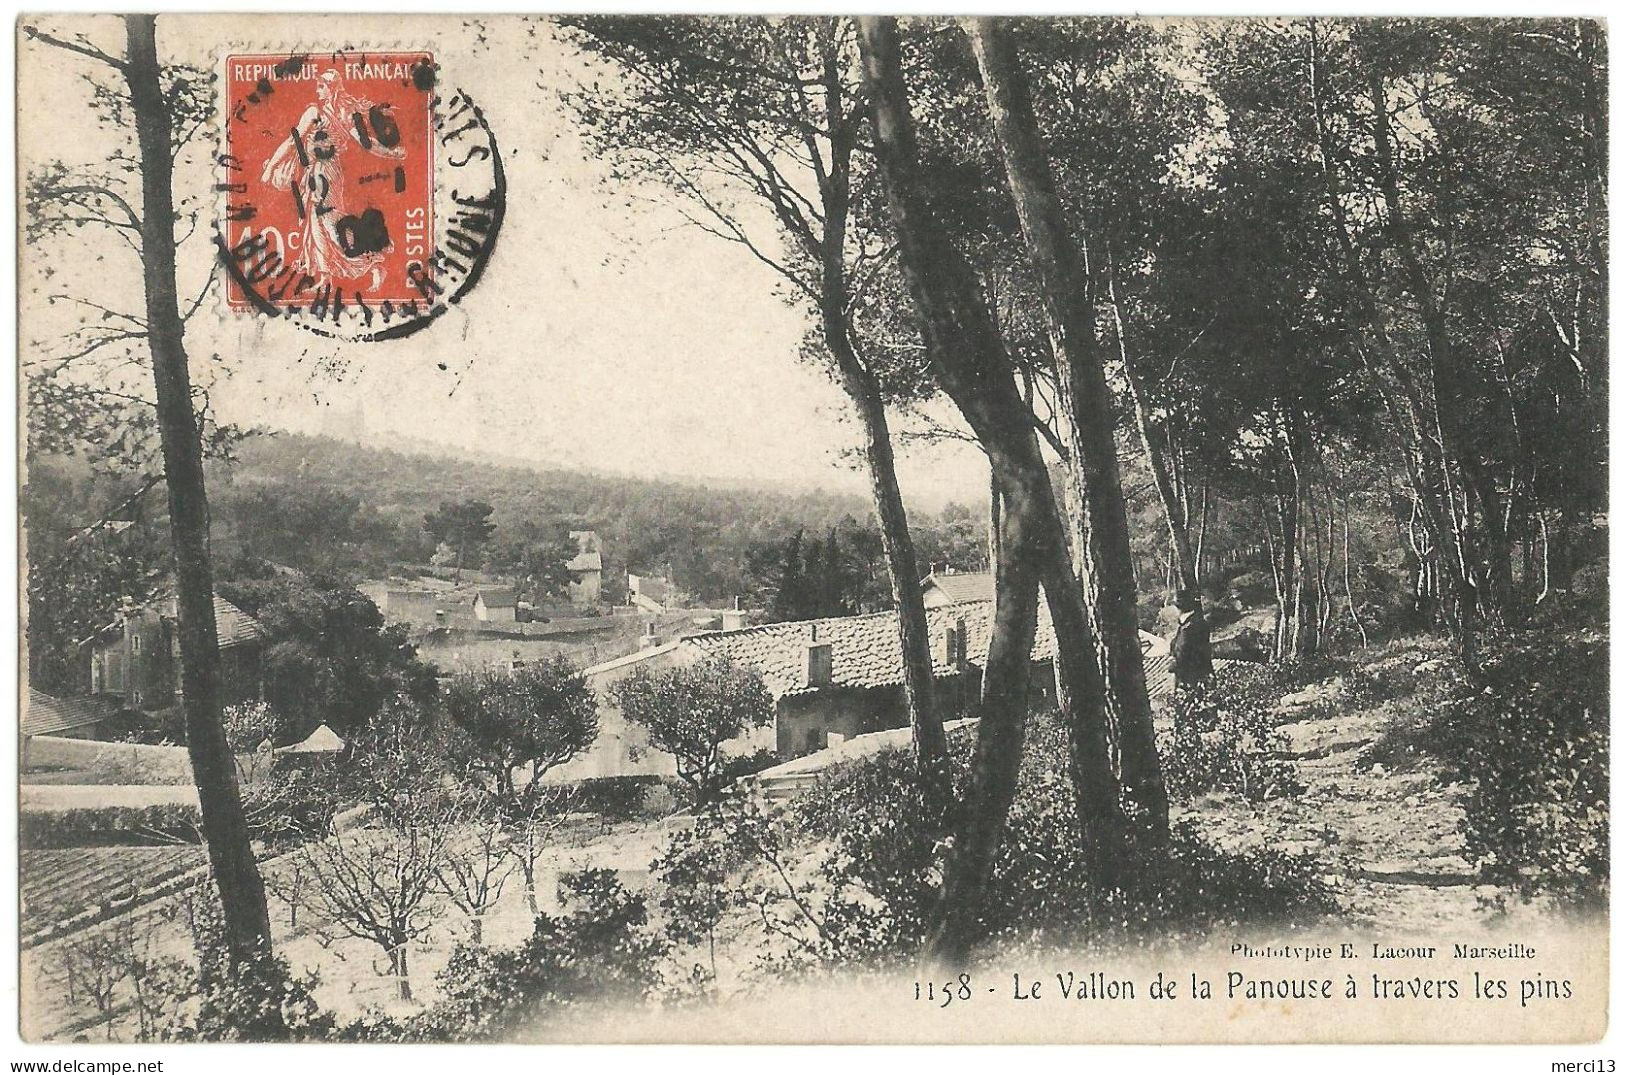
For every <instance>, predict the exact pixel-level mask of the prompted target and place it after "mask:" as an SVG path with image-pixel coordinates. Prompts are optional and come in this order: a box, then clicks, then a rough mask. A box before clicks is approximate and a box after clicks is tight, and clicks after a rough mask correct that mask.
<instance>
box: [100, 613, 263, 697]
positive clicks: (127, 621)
mask: <svg viewBox="0 0 1625 1075" xmlns="http://www.w3.org/2000/svg"><path fill="white" fill-rule="evenodd" d="M177 619H178V617H177V611H176V601H175V598H174V597H172V596H171V597H163V598H156V599H154V600H152V601H149V602H147V603H146V604H141V605H138V604H136V603H135V602H133V601H132V602H128V603H126V604H125V606H124V607H123V608H121V609H120V610H119V612H118V614H117V615H116V616H115V617H114V618H113V620H112V622H110V623H108V624H107V625H106V626H104V627H102V628H101V629H99V630H97V631H96V632H95V633H94V634H92V635H91V636H90V637H89V638H86V639H84V640H83V641H81V642H80V643H79V645H80V646H81V647H82V648H84V649H86V650H87V651H88V652H89V657H90V693H91V694H92V695H96V696H99V697H110V698H115V699H117V700H118V703H119V704H120V705H121V706H123V707H124V708H127V709H139V710H142V711H144V712H156V711H157V710H161V709H168V708H169V707H170V706H172V705H176V704H177V703H179V701H180V699H181V667H180V664H181V662H180V636H179V633H178V631H177V630H176V628H177ZM214 629H215V635H216V636H217V638H218V640H219V645H220V672H221V678H222V682H223V685H224V694H225V701H226V702H227V703H228V704H229V703H233V702H243V701H250V700H252V699H255V698H258V697H260V694H261V665H262V659H263V657H264V653H265V647H266V645H267V644H268V643H269V642H270V635H269V634H268V633H267V632H266V630H265V627H264V626H263V625H262V624H261V623H260V622H259V621H258V620H256V619H255V618H254V617H252V616H250V615H249V614H248V613H246V612H244V611H243V610H242V609H240V608H238V607H237V606H236V605H234V604H232V603H231V602H230V601H227V600H226V599H225V598H224V597H221V596H220V595H219V594H216V595H215V597H214Z"/></svg>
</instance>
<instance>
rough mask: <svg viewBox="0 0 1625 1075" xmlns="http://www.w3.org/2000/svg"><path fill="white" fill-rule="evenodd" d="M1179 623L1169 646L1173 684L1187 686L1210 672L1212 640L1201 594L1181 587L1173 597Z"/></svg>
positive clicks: (1178, 686)
mask: <svg viewBox="0 0 1625 1075" xmlns="http://www.w3.org/2000/svg"><path fill="white" fill-rule="evenodd" d="M1176 604H1177V606H1178V608H1179V626H1178V627H1176V628H1175V629H1174V641H1173V645H1172V646H1171V647H1170V650H1171V653H1172V656H1173V664H1174V686H1175V687H1176V688H1177V689H1179V690H1190V689H1191V688H1192V687H1195V686H1197V685H1198V684H1200V683H1203V682H1205V681H1206V680H1207V678H1208V677H1209V676H1211V675H1212V674H1213V643H1212V640H1211V639H1210V637H1209V634H1210V631H1209V628H1208V623H1207V616H1206V615H1205V614H1204V613H1203V612H1202V598H1201V595H1199V594H1198V593H1196V591H1194V590H1181V591H1179V596H1178V597H1177V598H1176Z"/></svg>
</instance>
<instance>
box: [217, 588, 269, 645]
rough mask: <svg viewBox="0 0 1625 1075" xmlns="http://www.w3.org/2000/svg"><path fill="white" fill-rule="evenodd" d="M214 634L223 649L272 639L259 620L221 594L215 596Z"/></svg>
mask: <svg viewBox="0 0 1625 1075" xmlns="http://www.w3.org/2000/svg"><path fill="white" fill-rule="evenodd" d="M214 633H215V634H217V635H219V636H220V648H221V649H226V648H227V647H229V646H241V645H244V644H246V643H249V642H261V641H264V640H265V639H267V638H270V637H271V636H270V635H269V634H267V633H266V630H265V628H264V626H262V625H261V624H260V621H259V620H256V619H255V618H254V617H252V616H250V615H249V614H248V613H246V612H244V611H243V610H242V609H240V608H238V607H237V606H236V605H234V604H232V603H231V602H230V601H227V600H226V599H225V598H224V597H221V596H220V595H219V594H215V595H214Z"/></svg>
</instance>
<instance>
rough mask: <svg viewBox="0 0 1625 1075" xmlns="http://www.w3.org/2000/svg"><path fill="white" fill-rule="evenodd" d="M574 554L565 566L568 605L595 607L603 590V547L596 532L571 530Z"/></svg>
mask: <svg viewBox="0 0 1625 1075" xmlns="http://www.w3.org/2000/svg"><path fill="white" fill-rule="evenodd" d="M570 538H571V540H573V541H574V542H575V543H576V554H575V556H573V557H572V558H571V559H570V562H569V563H568V564H566V565H565V566H566V567H567V568H568V569H569V571H570V603H571V604H572V605H596V604H597V603H598V599H599V597H600V595H601V594H602V593H603V590H604V547H603V545H602V544H600V543H599V540H598V532H597V531H596V530H572V531H570Z"/></svg>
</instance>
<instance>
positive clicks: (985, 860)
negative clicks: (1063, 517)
mask: <svg viewBox="0 0 1625 1075" xmlns="http://www.w3.org/2000/svg"><path fill="white" fill-rule="evenodd" d="M1006 500H1007V503H1006V505H1005V510H1004V513H1003V516H1002V518H1001V520H1000V535H1001V541H1000V544H1001V546H1002V548H1003V550H1004V554H1003V555H1001V556H1000V557H999V561H998V566H997V567H996V568H995V569H994V586H993V634H992V637H991V639H990V640H989V642H988V652H987V664H986V666H985V667H984V669H983V671H982V699H981V707H980V713H981V720H980V722H979V724H978V727H977V735H976V748H975V751H974V752H973V754H972V755H971V768H970V779H969V782H968V785H967V787H966V789H965V793H964V802H963V805H962V808H961V815H960V824H959V829H958V832H957V834H956V842H955V844H954V847H953V851H952V853H951V854H950V855H949V856H948V861H947V863H946V865H945V866H944V869H943V879H942V891H941V894H940V895H939V897H938V901H937V906H936V909H935V911H934V913H933V914H932V917H931V922H930V924H929V926H928V929H927V933H926V939H925V947H924V949H923V950H922V952H921V955H920V959H921V962H922V963H923V964H924V965H926V966H939V965H940V966H944V967H959V966H961V965H963V964H964V962H965V960H966V958H967V956H968V955H969V953H970V949H971V946H972V944H974V943H975V941H976V939H977V937H978V935H979V931H980V928H981V919H982V914H983V911H984V910H985V898H984V892H985V890H986V887H987V881H988V878H989V877H990V876H991V875H992V873H993V863H994V861H995V859H996V858H997V856H998V851H999V843H1000V840H1001V839H1002V837H1003V835H1004V824H1005V819H1006V818H1007V817H1008V816H1009V813H1010V804H1011V802H1012V801H1013V800H1014V799H1015V792H1016V777H1017V775H1018V774H1019V772H1020V770H1021V750H1022V742H1023V740H1024V738H1025V737H1026V727H1027V706H1028V693H1029V690H1030V687H1031V676H1032V657H1031V655H1032V647H1033V635H1034V632H1035V630H1036V628H1037V617H1038V572H1037V570H1036V567H1037V558H1036V557H1034V556H1032V555H1030V554H1028V552H1027V550H1028V548H1029V546H1031V545H1032V544H1033V542H1034V541H1035V538H1034V536H1033V533H1032V532H1033V530H1034V529H1035V528H1036V527H1035V522H1036V521H1035V519H1034V518H1033V516H1034V513H1035V511H1036V510H1037V509H1036V505H1034V504H1032V503H1030V502H1029V501H1028V500H1027V499H1026V498H1025V497H1021V496H1019V495H1018V496H1014V497H1011V496H1008V495H1007V497H1006Z"/></svg>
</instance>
